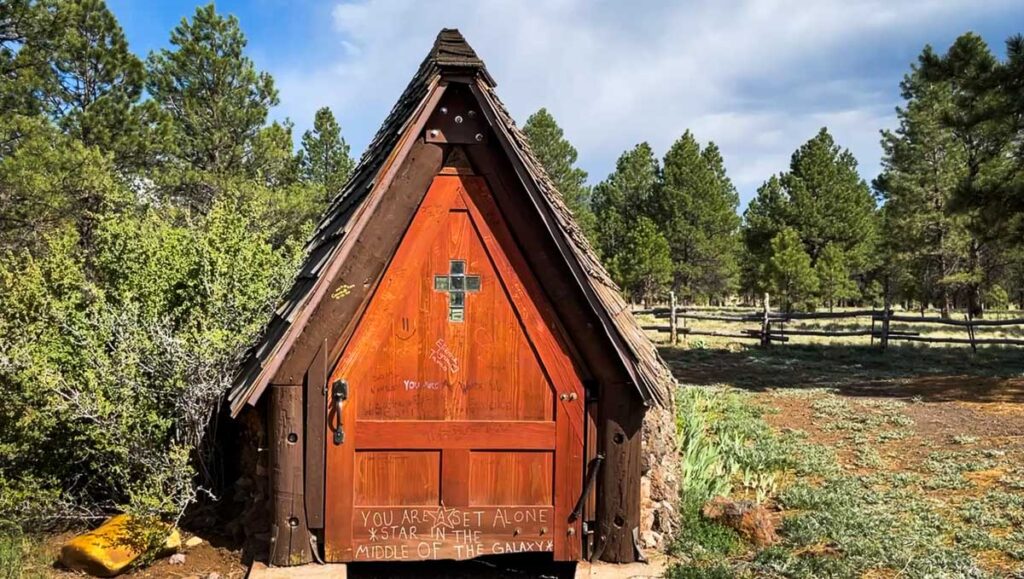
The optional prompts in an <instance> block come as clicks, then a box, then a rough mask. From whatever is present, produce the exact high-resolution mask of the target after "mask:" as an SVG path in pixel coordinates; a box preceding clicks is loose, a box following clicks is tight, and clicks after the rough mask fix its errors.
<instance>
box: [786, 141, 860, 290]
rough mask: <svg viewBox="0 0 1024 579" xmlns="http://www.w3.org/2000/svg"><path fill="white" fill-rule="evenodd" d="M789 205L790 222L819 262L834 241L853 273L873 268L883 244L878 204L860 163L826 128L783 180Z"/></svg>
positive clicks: (795, 159)
mask: <svg viewBox="0 0 1024 579" xmlns="http://www.w3.org/2000/svg"><path fill="white" fill-rule="evenodd" d="M782 186H783V188H784V189H785V191H786V198H787V200H788V203H789V209H788V210H787V215H788V219H787V224H788V225H790V226H792V227H793V228H794V229H796V230H797V232H799V234H800V239H801V240H802V241H803V243H804V247H805V248H806V249H807V253H808V254H809V255H810V256H811V261H812V262H814V261H816V260H817V259H818V257H819V256H820V255H821V252H822V251H823V250H824V249H825V246H826V245H828V244H829V243H834V244H836V246H837V247H838V248H839V249H841V250H842V251H843V252H844V253H845V254H846V260H847V263H849V265H850V268H851V270H852V272H853V273H863V272H865V271H866V270H867V269H868V268H869V267H871V266H872V265H874V260H875V249H876V243H877V240H878V223H877V213H876V210H875V201H874V198H873V197H872V196H871V190H870V189H869V188H868V185H867V183H865V182H864V180H863V179H861V177H860V174H859V173H857V160H856V159H855V158H854V157H853V153H851V152H850V151H849V150H847V149H842V148H841V147H839V145H837V144H836V142H835V140H834V139H833V138H832V135H831V134H829V132H828V129H825V128H822V129H821V130H820V131H818V134H817V135H815V136H814V137H813V138H812V139H811V140H809V141H807V142H806V143H804V144H803V145H801V147H800V148H799V149H797V151H796V152H795V153H793V157H792V159H791V160H790V165H789V172H788V173H786V174H785V175H783V177H782Z"/></svg>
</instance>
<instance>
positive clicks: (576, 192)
mask: <svg viewBox="0 0 1024 579" xmlns="http://www.w3.org/2000/svg"><path fill="white" fill-rule="evenodd" d="M523 132H524V133H525V134H526V138H527V139H528V140H529V142H530V148H531V149H532V150H533V153H534V155H536V156H537V159H538V160H539V161H540V163H541V165H542V166H543V167H544V171H545V172H546V173H547V175H548V177H549V178H550V179H551V182H552V183H554V185H555V188H556V189H558V192H559V193H561V195H562V200H563V201H565V204H566V206H567V207H568V208H569V210H570V211H572V214H573V217H574V218H575V219H576V223H577V224H579V226H580V228H582V229H583V232H584V233H586V235H587V237H588V238H590V240H591V241H596V223H595V220H594V212H593V211H592V210H591V207H590V188H589V187H588V186H587V172H586V171H584V170H583V169H580V168H579V167H576V159H577V152H576V148H575V147H573V146H572V143H570V142H569V141H568V140H567V139H566V138H565V134H564V133H563V132H562V128H561V127H559V126H558V123H557V122H555V118H554V117H553V116H551V113H549V112H548V110H547V109H544V108H542V109H540V110H538V111H537V112H535V113H533V114H532V115H530V118H528V119H526V124H525V125H523Z"/></svg>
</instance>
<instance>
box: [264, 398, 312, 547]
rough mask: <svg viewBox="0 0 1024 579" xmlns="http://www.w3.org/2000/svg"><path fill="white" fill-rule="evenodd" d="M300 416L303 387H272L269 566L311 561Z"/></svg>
mask: <svg viewBox="0 0 1024 579" xmlns="http://www.w3.org/2000/svg"><path fill="white" fill-rule="evenodd" d="M302 414H303V412H302V386H300V385H298V384H272V385H271V397H270V432H271V440H272V441H273V442H272V444H271V447H270V450H271V455H270V464H271V481H272V483H273V484H272V488H273V491H272V493H273V505H274V513H273V517H274V518H273V527H272V529H273V534H272V535H271V537H270V563H271V564H272V565H279V566H288V565H302V564H304V563H309V562H310V561H312V560H313V557H312V552H311V550H310V544H309V536H310V535H309V531H308V529H307V526H306V511H305V504H304V502H303V472H302V463H303V452H302V449H303V444H302V438H303V428H302Z"/></svg>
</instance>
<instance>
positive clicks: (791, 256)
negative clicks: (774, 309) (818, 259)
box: [768, 227, 818, 310]
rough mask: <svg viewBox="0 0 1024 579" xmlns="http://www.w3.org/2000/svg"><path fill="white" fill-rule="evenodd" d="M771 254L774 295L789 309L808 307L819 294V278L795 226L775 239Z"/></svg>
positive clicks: (770, 265) (784, 230) (770, 272)
mask: <svg viewBox="0 0 1024 579" xmlns="http://www.w3.org/2000/svg"><path fill="white" fill-rule="evenodd" d="M771 253H772V257H771V259H770V260H769V262H768V272H769V276H770V277H769V279H770V280H771V281H770V288H771V290H772V293H773V294H774V295H776V296H778V297H779V298H780V299H781V301H782V307H783V308H785V309H786V310H792V309H793V308H794V307H797V306H806V305H808V302H810V301H811V300H812V298H813V297H814V294H815V292H817V291H818V276H817V274H816V273H815V271H814V267H813V266H812V265H811V256H810V255H808V254H807V251H806V250H805V249H804V244H803V242H802V241H801V240H800V234H799V233H797V231H796V230H795V229H793V228H792V227H787V228H785V229H783V230H782V231H781V232H779V234H778V235H776V236H775V238H774V239H772V242H771Z"/></svg>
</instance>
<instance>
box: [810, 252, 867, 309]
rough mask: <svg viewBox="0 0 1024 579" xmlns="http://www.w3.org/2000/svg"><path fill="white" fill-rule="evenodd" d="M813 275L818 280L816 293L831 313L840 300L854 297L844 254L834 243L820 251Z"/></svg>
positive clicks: (855, 288) (854, 286)
mask: <svg viewBox="0 0 1024 579" xmlns="http://www.w3.org/2000/svg"><path fill="white" fill-rule="evenodd" d="M814 273H815V275H816V276H817V278H818V293H819V295H820V296H821V299H822V301H824V302H825V304H827V305H828V311H830V312H831V311H832V309H833V307H835V305H836V304H837V303H839V302H841V301H842V300H845V299H848V298H853V297H856V295H857V286H856V284H854V283H853V280H851V279H850V270H849V268H848V267H847V266H846V254H844V253H843V251H842V250H841V249H839V248H838V247H837V246H836V245H835V244H834V243H830V244H828V245H826V246H825V249H823V250H822V252H821V255H820V256H818V263H816V264H815V265H814Z"/></svg>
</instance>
